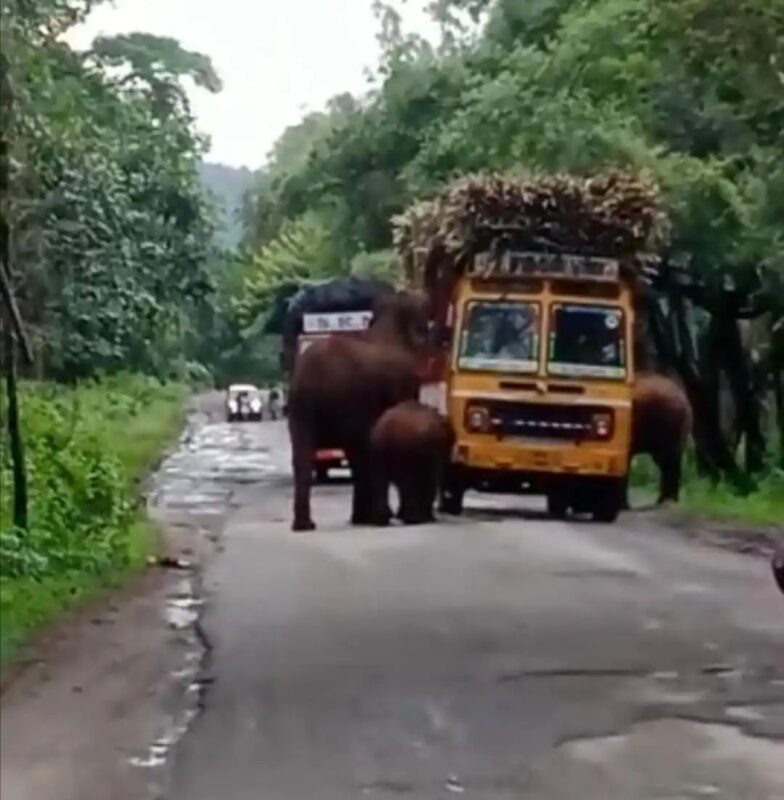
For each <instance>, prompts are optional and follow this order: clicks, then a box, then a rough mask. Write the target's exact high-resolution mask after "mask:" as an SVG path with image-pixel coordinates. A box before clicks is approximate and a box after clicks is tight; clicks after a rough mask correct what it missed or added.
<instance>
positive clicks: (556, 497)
mask: <svg viewBox="0 0 784 800" xmlns="http://www.w3.org/2000/svg"><path fill="white" fill-rule="evenodd" d="M547 514H548V515H549V516H551V517H552V518H553V519H566V518H567V517H568V516H569V498H568V497H567V495H566V493H565V492H563V491H559V490H556V491H554V492H550V494H548V495H547Z"/></svg>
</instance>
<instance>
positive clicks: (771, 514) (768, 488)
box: [682, 469, 784, 528]
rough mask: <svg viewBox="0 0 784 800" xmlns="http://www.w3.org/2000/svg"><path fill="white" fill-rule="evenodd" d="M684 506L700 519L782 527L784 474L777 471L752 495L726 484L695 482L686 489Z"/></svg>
mask: <svg viewBox="0 0 784 800" xmlns="http://www.w3.org/2000/svg"><path fill="white" fill-rule="evenodd" d="M682 505H683V507H684V509H685V510H686V511H687V512H689V513H691V514H696V515H699V516H700V517H707V518H709V519H718V520H730V521H732V520H737V521H742V522H743V523H744V524H751V525H760V526H777V527H779V528H780V526H781V520H782V519H784V471H782V470H780V469H779V470H773V471H772V472H771V473H770V474H768V475H767V476H766V477H765V478H764V479H763V480H762V481H761V482H760V484H759V486H758V488H757V490H756V491H754V492H752V493H750V494H741V493H739V492H737V491H733V489H732V488H730V487H729V486H727V485H726V484H719V485H715V484H713V483H711V482H709V481H706V480H699V479H694V480H692V481H689V482H688V483H687V484H686V486H685V487H684V491H683V497H682Z"/></svg>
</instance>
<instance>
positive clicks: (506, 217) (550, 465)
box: [394, 170, 668, 521]
mask: <svg viewBox="0 0 784 800" xmlns="http://www.w3.org/2000/svg"><path fill="white" fill-rule="evenodd" d="M394 226H395V245H396V248H397V252H398V256H399V262H400V268H401V271H402V276H403V277H404V279H405V280H406V281H407V282H408V283H409V284H410V285H412V286H413V287H415V288H417V289H420V290H423V291H424V292H425V293H426V295H427V297H428V301H429V314H430V319H431V335H432V345H433V352H432V356H431V359H430V371H429V376H428V383H427V385H426V386H425V387H424V389H423V397H424V399H425V400H426V402H429V403H430V404H432V405H435V406H437V407H438V408H439V409H440V410H441V411H442V413H445V414H446V415H448V416H449V418H450V420H451V422H452V424H453V426H454V429H455V431H456V433H457V441H456V444H455V447H454V450H453V455H452V460H451V463H450V466H449V469H448V471H447V475H446V477H445V480H444V487H443V495H442V510H443V511H446V512H449V513H460V512H461V510H462V503H463V495H464V493H465V492H466V490H468V489H479V490H483V491H502V492H513V493H535V494H544V495H545V496H546V497H547V501H548V508H549V510H550V512H551V513H552V514H553V515H556V516H563V515H565V514H567V513H569V512H570V511H571V512H574V513H588V514H592V515H593V516H594V518H595V519H598V520H604V521H613V520H615V518H616V517H617V515H618V512H619V510H620V509H621V508H622V506H623V502H624V498H625V491H626V483H627V474H628V469H629V461H630V453H631V444H632V398H633V384H634V367H635V365H634V354H633V346H632V345H633V335H634V334H633V331H634V295H635V285H636V280H637V277H638V275H639V272H640V270H641V268H642V267H643V266H644V264H645V263H646V262H647V261H648V259H650V258H651V257H653V256H655V254H656V252H657V251H658V250H659V249H660V248H661V246H662V244H663V242H664V241H665V239H666V237H667V234H668V222H667V215H666V213H665V211H664V210H663V206H662V203H661V201H660V195H659V190H658V187H657V186H656V184H655V183H654V182H653V181H652V180H650V179H649V178H648V177H647V176H645V175H641V174H634V173H629V172H624V171H620V170H610V171H606V172H604V173H602V174H599V175H595V176H592V177H586V178H583V177H575V176H570V175H550V176H545V177H537V176H500V175H492V176H470V177H466V178H462V179H460V180H457V181H456V182H454V183H453V184H451V185H450V186H448V187H447V188H445V189H444V190H443V191H442V192H441V194H439V195H438V196H436V197H435V198H433V199H430V200H427V201H423V202H419V203H417V204H415V205H413V206H412V207H411V208H409V209H408V210H407V211H406V212H405V213H404V214H402V215H401V216H399V217H397V218H396V219H395V220H394Z"/></svg>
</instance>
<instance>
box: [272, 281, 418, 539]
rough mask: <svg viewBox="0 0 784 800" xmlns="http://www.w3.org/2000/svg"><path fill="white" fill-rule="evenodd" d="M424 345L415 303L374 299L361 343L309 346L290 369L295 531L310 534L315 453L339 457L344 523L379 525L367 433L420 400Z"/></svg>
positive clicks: (402, 297)
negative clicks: (345, 478) (345, 486)
mask: <svg viewBox="0 0 784 800" xmlns="http://www.w3.org/2000/svg"><path fill="white" fill-rule="evenodd" d="M426 341H427V314H426V307H425V303H424V301H423V300H422V299H421V298H419V297H418V296H415V295H412V294H409V293H406V292H396V293H393V294H390V295H386V296H384V297H381V298H380V299H379V300H378V301H377V303H376V306H375V308H374V312H373V320H372V322H371V324H370V328H369V329H368V330H367V332H366V333H364V334H363V335H361V336H357V337H341V336H334V337H330V338H326V339H323V340H321V341H317V342H314V343H313V344H312V345H311V346H310V347H309V348H308V349H307V350H305V351H304V352H303V353H301V354H300V355H299V356H298V357H297V359H296V362H295V364H294V371H293V374H292V378H291V386H290V390H289V403H288V413H289V433H290V436H291V449H292V457H293V467H294V522H293V529H294V530H295V531H306V530H313V529H314V528H315V527H316V526H315V525H314V523H313V518H312V516H311V510H310V487H311V480H312V470H313V457H314V454H315V451H316V450H317V449H322V448H324V449H327V448H339V449H341V450H343V451H344V452H345V453H346V456H347V458H348V461H349V464H350V466H351V472H352V478H353V482H354V492H353V503H352V514H351V521H352V523H353V524H355V525H368V524H375V523H382V524H383V522H384V520H383V519H380V518H379V508H378V503H376V502H375V499H374V481H373V476H372V467H371V464H370V433H371V430H372V428H373V426H374V424H375V423H376V420H378V418H379V417H380V416H381V415H382V414H383V413H384V412H385V411H386V410H387V409H388V408H391V407H392V406H394V405H397V404H398V403H400V402H402V401H404V400H415V399H416V398H417V397H418V396H419V388H420V383H421V381H420V371H419V359H418V356H419V353H420V350H421V349H423V348H424V346H425V344H426Z"/></svg>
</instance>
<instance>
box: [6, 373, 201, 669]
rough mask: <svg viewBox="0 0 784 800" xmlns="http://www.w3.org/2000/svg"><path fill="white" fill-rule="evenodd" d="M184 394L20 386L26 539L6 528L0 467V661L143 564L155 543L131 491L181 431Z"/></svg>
mask: <svg viewBox="0 0 784 800" xmlns="http://www.w3.org/2000/svg"><path fill="white" fill-rule="evenodd" d="M185 393H186V389H185V387H183V386H181V385H179V384H162V383H160V382H159V381H157V380H155V379H152V378H145V377H140V376H128V375H121V376H115V377H112V378H107V379H104V380H100V381H90V382H87V383H83V384H80V385H78V386H76V387H75V388H67V387H64V386H61V385H56V384H50V383H30V384H25V385H23V387H22V389H21V396H20V406H21V416H22V427H23V433H24V442H25V453H26V463H27V471H28V492H29V497H30V504H29V530H28V531H19V530H17V529H15V528H14V527H13V524H12V501H11V472H10V463H9V456H8V452H7V448H3V453H2V462H1V463H0V471H1V474H0V481H1V482H0V490H1V491H2V494H3V497H2V502H0V615H2V633H1V634H0V656H1V657H7V655H8V654H9V652H10V648H11V646H12V645H15V644H18V642H19V641H20V639H21V638H22V637H23V635H24V634H25V633H26V632H27V631H28V630H29V629H31V628H32V627H34V626H36V625H37V624H39V623H41V622H43V621H45V620H47V619H49V618H50V617H51V616H52V614H54V613H56V612H57V611H58V610H59V609H60V608H61V607H62V606H64V605H67V604H68V603H69V602H70V600H71V598H76V597H80V596H82V595H84V594H85V593H88V592H89V591H91V590H92V589H94V588H97V587H99V586H101V585H103V584H104V583H105V582H106V581H107V580H111V579H112V578H115V577H117V576H119V575H121V574H122V573H123V572H124V571H126V570H128V569H129V568H131V567H133V566H136V565H138V564H139V563H143V561H144V558H145V557H146V555H147V554H148V552H149V548H150V547H151V545H152V543H153V537H152V536H151V535H150V530H149V525H148V524H146V522H145V521H144V519H143V518H140V516H139V512H138V509H137V502H136V500H137V485H138V482H139V481H140V480H141V479H142V478H143V477H144V475H145V474H146V473H147V471H148V470H149V469H150V468H151V467H152V466H153V465H154V462H155V460H156V459H157V458H159V456H160V454H161V453H162V451H163V450H164V448H165V447H166V445H167V444H168V443H169V441H170V440H171V437H172V435H173V434H174V433H175V432H176V431H177V430H178V429H179V427H180V425H181V422H182V413H183V411H182V410H183V400H184V397H185ZM3 417H4V418H5V414H3Z"/></svg>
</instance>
